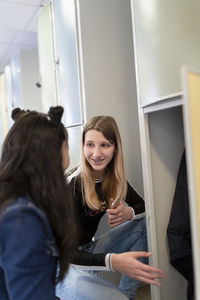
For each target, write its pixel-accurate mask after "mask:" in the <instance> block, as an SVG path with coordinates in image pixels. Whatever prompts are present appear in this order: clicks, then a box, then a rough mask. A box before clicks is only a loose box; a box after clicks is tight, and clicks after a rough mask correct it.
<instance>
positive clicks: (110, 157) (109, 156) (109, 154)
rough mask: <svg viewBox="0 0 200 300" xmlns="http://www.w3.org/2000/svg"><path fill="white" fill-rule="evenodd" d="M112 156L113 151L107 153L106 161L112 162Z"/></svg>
mask: <svg viewBox="0 0 200 300" xmlns="http://www.w3.org/2000/svg"><path fill="white" fill-rule="evenodd" d="M113 156H114V150H112V151H110V152H109V153H108V160H109V162H110V161H111V160H112V158H113Z"/></svg>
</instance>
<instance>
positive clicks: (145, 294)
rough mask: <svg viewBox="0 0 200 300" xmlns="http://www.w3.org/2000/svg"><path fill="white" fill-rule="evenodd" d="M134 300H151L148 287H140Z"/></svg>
mask: <svg viewBox="0 0 200 300" xmlns="http://www.w3.org/2000/svg"><path fill="white" fill-rule="evenodd" d="M134 300H151V294H150V286H149V285H145V286H142V287H140V288H139V289H138V291H137V294H136V296H135V299H134Z"/></svg>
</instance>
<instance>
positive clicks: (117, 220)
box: [107, 199, 132, 227]
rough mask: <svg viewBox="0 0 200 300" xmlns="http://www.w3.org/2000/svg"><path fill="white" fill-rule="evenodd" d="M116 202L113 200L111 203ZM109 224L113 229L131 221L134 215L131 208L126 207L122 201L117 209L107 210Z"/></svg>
mask: <svg viewBox="0 0 200 300" xmlns="http://www.w3.org/2000/svg"><path fill="white" fill-rule="evenodd" d="M113 201H114V200H113V199H111V203H112V202H113ZM107 215H108V224H109V226H111V227H114V226H117V225H119V224H121V223H123V222H125V221H128V220H131V218H132V213H131V209H130V207H128V206H126V205H125V204H124V203H123V202H121V201H120V204H119V205H118V206H117V207H116V208H110V209H107Z"/></svg>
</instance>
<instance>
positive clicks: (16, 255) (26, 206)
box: [0, 198, 58, 300]
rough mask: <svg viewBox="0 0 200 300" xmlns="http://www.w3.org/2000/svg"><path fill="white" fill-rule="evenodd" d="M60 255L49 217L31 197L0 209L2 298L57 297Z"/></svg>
mask: <svg viewBox="0 0 200 300" xmlns="http://www.w3.org/2000/svg"><path fill="white" fill-rule="evenodd" d="M57 258H58V253H57V250H56V243H55V240H54V237H53V234H52V231H51V227H50V224H49V222H48V219H47V217H46V215H45V214H44V213H43V212H42V211H41V210H40V209H39V208H38V207H36V206H35V205H34V204H33V203H32V202H31V201H29V200H28V199H24V198H18V199H17V200H16V201H14V202H13V203H12V204H9V205H8V206H7V207H6V208H5V209H1V210H0V299H1V300H55V276H56V266H57Z"/></svg>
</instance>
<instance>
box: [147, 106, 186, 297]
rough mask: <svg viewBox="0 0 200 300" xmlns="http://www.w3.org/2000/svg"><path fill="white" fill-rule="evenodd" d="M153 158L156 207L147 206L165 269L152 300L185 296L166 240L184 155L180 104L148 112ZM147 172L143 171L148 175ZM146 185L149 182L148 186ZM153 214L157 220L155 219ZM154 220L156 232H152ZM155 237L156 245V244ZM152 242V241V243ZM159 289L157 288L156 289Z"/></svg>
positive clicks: (152, 237) (183, 282)
mask: <svg viewBox="0 0 200 300" xmlns="http://www.w3.org/2000/svg"><path fill="white" fill-rule="evenodd" d="M148 127H149V143H150V149H149V150H150V153H149V154H150V161H151V172H152V177H151V178H149V180H150V181H152V182H151V184H152V188H153V195H152V199H149V198H150V197H149V195H147V199H146V200H147V201H150V202H153V207H154V211H153V212H152V211H149V210H147V218H148V221H149V222H148V233H149V235H148V240H149V245H150V249H152V248H153V249H154V251H155V252H156V253H155V252H154V253H153V258H152V263H153V265H155V261H154V256H157V263H158V266H159V267H160V268H161V269H162V270H163V271H164V274H165V277H164V279H163V280H161V287H160V288H157V287H153V286H152V300H158V299H159V300H169V299H170V300H177V299H181V300H186V298H187V297H186V294H187V283H186V280H185V279H184V278H183V277H182V276H181V275H180V274H179V273H178V272H177V271H176V270H175V269H174V268H173V267H172V266H171V265H170V261H169V259H170V256H169V250H168V242H167V232H166V231H167V226H168V223H169V217H170V213H171V207H172V201H173V196H174V192H175V187H176V179H177V174H178V169H179V164H180V160H181V156H182V153H183V150H184V131H183V121H182V109H181V107H177V108H171V109H166V110H163V111H158V112H153V113H150V114H149V115H148ZM145 175H146V174H144V176H145ZM145 188H146V186H145ZM152 215H153V216H154V218H155V220H152V219H151V218H152ZM152 222H155V233H154V234H152V235H151V234H150V232H151V228H149V226H153V225H152ZM155 241H157V245H156V247H155ZM152 244H153V245H152ZM157 289H158V290H159V292H158V291H156V290H157Z"/></svg>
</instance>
